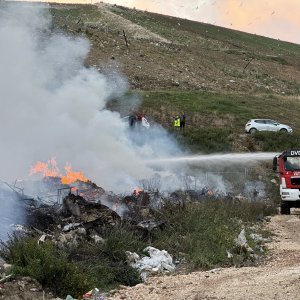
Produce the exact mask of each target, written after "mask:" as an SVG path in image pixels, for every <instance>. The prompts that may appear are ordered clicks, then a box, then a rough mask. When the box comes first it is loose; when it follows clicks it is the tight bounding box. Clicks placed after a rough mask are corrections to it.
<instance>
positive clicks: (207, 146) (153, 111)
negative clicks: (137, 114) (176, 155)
mask: <svg viewBox="0 0 300 300" xmlns="http://www.w3.org/2000/svg"><path fill="white" fill-rule="evenodd" d="M142 95H143V97H144V102H143V106H142V108H141V109H142V110H143V111H144V112H145V114H146V115H149V116H154V117H155V121H156V122H158V123H161V124H163V125H164V126H165V127H167V128H169V130H170V131H173V128H172V124H173V118H174V116H175V115H177V114H180V113H181V112H185V114H186V118H187V121H186V124H187V126H186V130H185V131H184V132H176V136H177V137H178V139H179V141H180V142H181V143H182V144H184V145H186V146H188V147H189V148H190V149H191V150H192V151H197V152H199V151H201V152H204V153H213V152H229V151H235V148H234V147H235V146H236V144H240V145H242V146H243V148H244V149H245V150H244V151H276V152H281V151H283V150H284V149H286V148H291V147H297V145H299V138H300V132H299V128H300V120H299V118H298V116H299V114H300V106H299V105H298V101H299V100H298V99H297V98H296V97H295V98H292V97H290V98H285V99H283V98H282V97H281V96H274V95H243V94H219V93H209V92H196V91H192V92H178V91H154V92H143V93H142ZM291 108H292V109H291ZM252 118H269V119H274V120H277V121H279V122H281V123H284V124H288V125H290V126H291V127H292V128H293V129H294V132H293V133H292V134H283V133H276V132H266V133H257V134H255V135H253V136H252V135H245V132H244V129H245V124H246V122H247V121H248V120H249V119H252Z"/></svg>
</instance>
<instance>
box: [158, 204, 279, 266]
mask: <svg viewBox="0 0 300 300" xmlns="http://www.w3.org/2000/svg"><path fill="white" fill-rule="evenodd" d="M274 212H275V210H274V207H268V206H266V205H264V204H262V203H246V202H245V203H234V202H231V201H228V200H227V201H226V200H224V201H220V200H218V201H214V200H211V201H205V202H203V203H190V204H188V205H183V206H180V205H174V204H172V203H168V204H167V205H166V206H165V207H164V209H163V210H162V211H161V212H160V213H161V214H162V215H163V217H164V218H165V219H166V220H167V227H166V229H165V230H164V231H161V232H157V233H156V234H155V235H154V238H153V241H154V245H155V246H156V247H158V248H160V249H167V250H168V251H170V252H171V253H172V254H173V255H176V256H177V257H178V256H179V257H180V253H184V254H185V255H186V258H187V259H188V261H189V262H190V263H192V265H193V266H194V267H195V268H197V267H201V268H212V267H215V266H224V265H231V264H232V261H230V260H229V259H228V258H227V250H228V251H230V252H232V251H235V250H234V249H235V246H234V239H235V238H236V237H237V236H238V234H239V233H240V231H241V224H245V225H250V224H253V223H254V222H256V221H257V218H258V216H262V215H268V214H270V213H274Z"/></svg>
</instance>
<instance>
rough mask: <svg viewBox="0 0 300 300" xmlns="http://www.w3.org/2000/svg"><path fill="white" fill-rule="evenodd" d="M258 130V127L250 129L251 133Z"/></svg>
mask: <svg viewBox="0 0 300 300" xmlns="http://www.w3.org/2000/svg"><path fill="white" fill-rule="evenodd" d="M256 131H257V129H256V128H251V129H250V130H249V132H250V133H251V134H253V133H255V132H256Z"/></svg>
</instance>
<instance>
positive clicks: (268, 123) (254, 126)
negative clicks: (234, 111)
mask: <svg viewBox="0 0 300 300" xmlns="http://www.w3.org/2000/svg"><path fill="white" fill-rule="evenodd" d="M245 131H246V133H255V132H256V131H281V132H293V129H292V128H291V127H290V126H288V125H285V124H280V123H279V122H277V121H274V120H270V119H252V120H249V121H248V122H247V124H246V126H245Z"/></svg>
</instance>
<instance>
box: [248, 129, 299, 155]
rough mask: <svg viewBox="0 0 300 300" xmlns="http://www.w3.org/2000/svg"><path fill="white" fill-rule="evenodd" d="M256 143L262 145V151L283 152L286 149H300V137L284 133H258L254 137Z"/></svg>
mask: <svg viewBox="0 0 300 300" xmlns="http://www.w3.org/2000/svg"><path fill="white" fill-rule="evenodd" d="M253 138H254V140H255V142H256V143H259V144H261V145H262V149H261V150H262V151H275V152H278V153H280V152H282V151H284V150H286V149H291V148H298V147H299V141H300V135H299V134H296V133H292V134H288V133H283V132H257V133H256V134H254V135H253Z"/></svg>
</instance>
